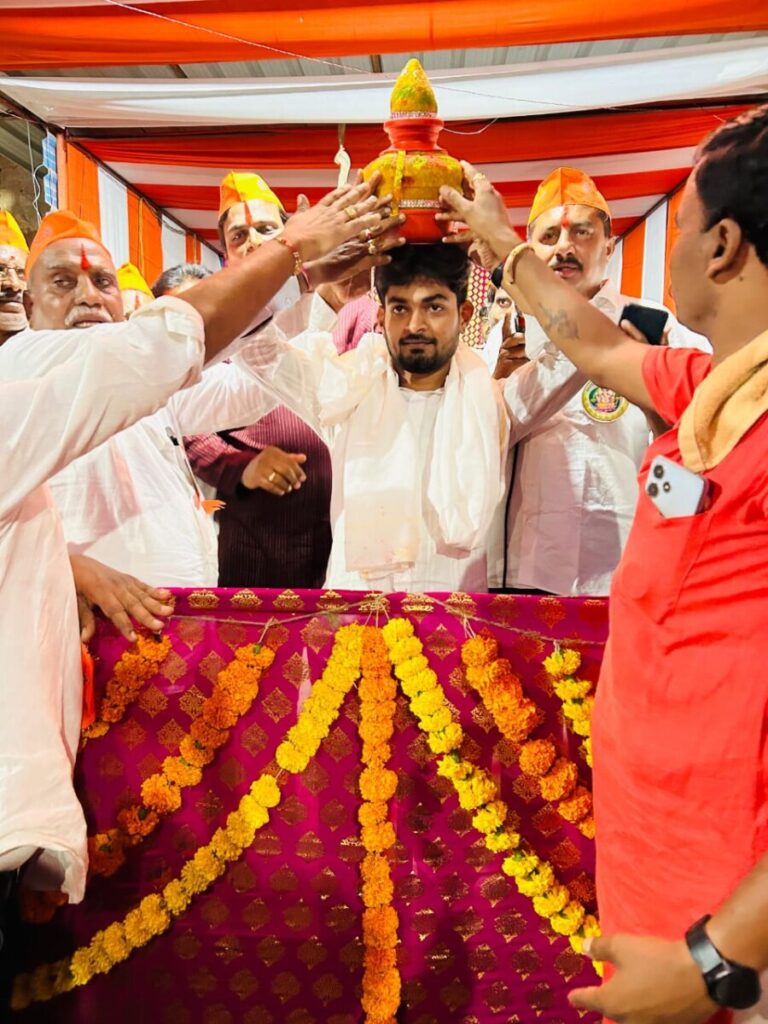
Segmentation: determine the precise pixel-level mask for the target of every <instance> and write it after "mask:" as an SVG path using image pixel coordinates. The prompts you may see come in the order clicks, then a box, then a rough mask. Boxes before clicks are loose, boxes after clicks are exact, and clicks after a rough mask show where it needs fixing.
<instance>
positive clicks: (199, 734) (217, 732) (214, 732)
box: [189, 718, 229, 750]
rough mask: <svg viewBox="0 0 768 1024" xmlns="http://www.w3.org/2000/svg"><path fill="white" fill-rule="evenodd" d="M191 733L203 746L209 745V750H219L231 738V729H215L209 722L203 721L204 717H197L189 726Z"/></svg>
mask: <svg viewBox="0 0 768 1024" xmlns="http://www.w3.org/2000/svg"><path fill="white" fill-rule="evenodd" d="M189 735H190V736H191V737H192V739H193V740H195V741H196V742H197V743H199V744H200V746H201V747H207V748H208V749H209V750H218V748H219V747H223V746H224V744H225V743H226V742H227V740H228V739H229V730H228V729H215V728H214V727H213V726H212V725H209V724H208V722H205V721H203V719H202V718H196V719H195V721H194V722H193V723H192V725H191V726H190V727H189Z"/></svg>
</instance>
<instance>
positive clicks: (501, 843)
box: [485, 832, 520, 853]
mask: <svg viewBox="0 0 768 1024" xmlns="http://www.w3.org/2000/svg"><path fill="white" fill-rule="evenodd" d="M519 842H520V837H519V835H518V834H517V833H516V832H494V833H492V834H491V835H489V836H486V837H485V845H486V847H487V849H489V850H490V851H491V853H506V851H507V850H514V849H515V847H516V846H517V845H518V843H519Z"/></svg>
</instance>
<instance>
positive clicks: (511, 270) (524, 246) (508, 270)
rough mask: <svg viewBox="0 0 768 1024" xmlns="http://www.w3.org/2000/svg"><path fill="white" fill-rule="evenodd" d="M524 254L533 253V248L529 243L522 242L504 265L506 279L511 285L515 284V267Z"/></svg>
mask: <svg viewBox="0 0 768 1024" xmlns="http://www.w3.org/2000/svg"><path fill="white" fill-rule="evenodd" d="M524 252H533V246H532V245H529V244H528V242H521V243H520V244H519V245H516V246H515V248H514V249H513V250H512V252H511V253H510V254H509V256H507V260H506V263H505V264H504V277H505V279H506V280H507V281H508V282H509V283H510V284H514V283H515V267H516V266H517V261H518V260H519V259H520V257H521V256H522V255H523V253H524Z"/></svg>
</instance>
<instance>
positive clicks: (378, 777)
mask: <svg viewBox="0 0 768 1024" xmlns="http://www.w3.org/2000/svg"><path fill="white" fill-rule="evenodd" d="M396 790H397V773H396V772H393V771H391V770H390V769H389V768H364V769H363V770H362V772H361V773H360V793H361V794H362V797H363V799H364V800H389V799H390V797H393V796H394V795H395V792H396Z"/></svg>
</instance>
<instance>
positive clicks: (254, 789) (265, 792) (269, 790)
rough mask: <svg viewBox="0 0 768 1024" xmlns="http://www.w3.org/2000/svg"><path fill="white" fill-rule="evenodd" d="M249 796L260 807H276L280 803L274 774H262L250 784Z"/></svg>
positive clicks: (278, 788) (278, 789)
mask: <svg viewBox="0 0 768 1024" xmlns="http://www.w3.org/2000/svg"><path fill="white" fill-rule="evenodd" d="M250 792H251V796H252V797H253V799H254V800H255V801H256V802H257V803H260V804H261V806H262V807H277V805H278V804H279V803H280V787H279V786H278V784H277V781H276V780H275V777H274V775H262V776H260V777H259V778H258V779H256V781H255V782H254V783H252V784H251V791H250Z"/></svg>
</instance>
